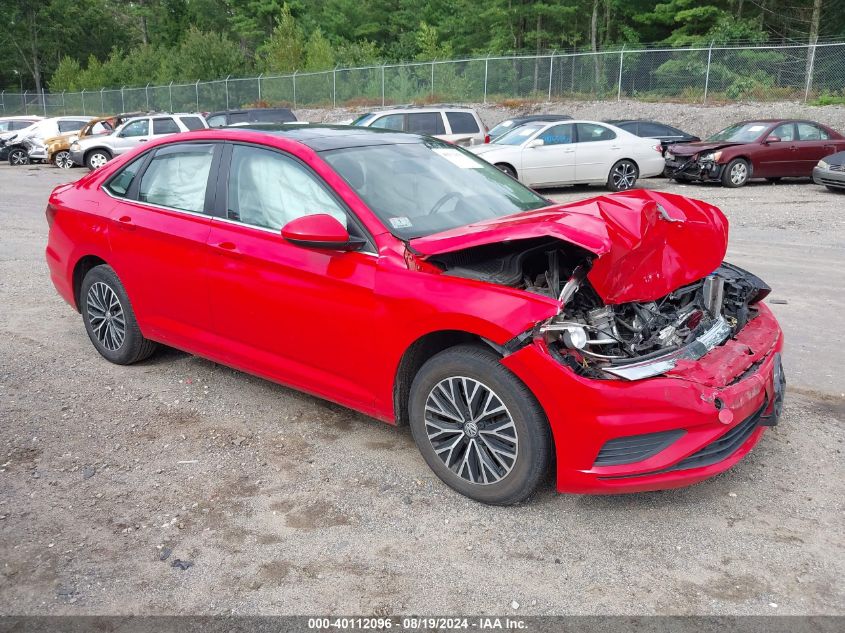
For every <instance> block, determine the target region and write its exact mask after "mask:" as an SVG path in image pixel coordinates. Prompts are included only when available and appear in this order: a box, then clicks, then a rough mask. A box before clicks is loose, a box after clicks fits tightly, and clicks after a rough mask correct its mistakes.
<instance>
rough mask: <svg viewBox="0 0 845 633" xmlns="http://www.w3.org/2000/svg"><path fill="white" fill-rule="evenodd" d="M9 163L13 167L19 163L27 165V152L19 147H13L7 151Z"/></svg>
mask: <svg viewBox="0 0 845 633" xmlns="http://www.w3.org/2000/svg"><path fill="white" fill-rule="evenodd" d="M9 164H10V165H12V166H14V167H17V166H19V165H29V154H27V153H26V151H25V150H22V149H20V148H17V149H13V150H12V151H11V152H9Z"/></svg>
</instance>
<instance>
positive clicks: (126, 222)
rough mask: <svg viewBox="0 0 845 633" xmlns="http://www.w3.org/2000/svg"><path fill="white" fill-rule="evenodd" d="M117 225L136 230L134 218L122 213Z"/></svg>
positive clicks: (128, 229)
mask: <svg viewBox="0 0 845 633" xmlns="http://www.w3.org/2000/svg"><path fill="white" fill-rule="evenodd" d="M117 225H118V226H119V227H120V228H122V229H126V230H127V231H134V230H135V224H133V222H132V218H131V217H129V216H128V215H122V216H120V217H119V218H118V219H117Z"/></svg>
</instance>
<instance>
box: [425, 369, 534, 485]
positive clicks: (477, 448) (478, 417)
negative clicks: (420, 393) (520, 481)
mask: <svg viewBox="0 0 845 633" xmlns="http://www.w3.org/2000/svg"><path fill="white" fill-rule="evenodd" d="M425 429H426V434H427V436H428V440H429V442H431V446H432V448H434V452H435V453H436V454H437V456H438V457H439V458H440V459H441V461H442V462H443V463H444V464H445V465H446V467H447V468H448V469H449V470H451V471H452V472H453V473H455V474H456V475H458V477H460V478H461V479H464V480H466V481H468V482H470V483H473V484H482V485H486V484H491V483H495V482H497V481H499V480H501V479H502V478H503V477H506V476H507V475H508V473H510V471H511V470H512V469H513V465H514V463H515V462H516V457H517V452H518V451H519V438H518V437H517V435H516V426H515V425H514V423H513V418H512V417H511V414H510V412H509V411H508V408H507V407H506V406H505V405H504V404H503V403H502V400H501V399H500V398H499V396H497V395H496V393H495V392H494V391H493V390H492V389H490V387H488V386H487V385H485V384H484V383H482V382H479V381H477V380H474V379H472V378H466V377H465V376H457V377H453V378H445V379H444V380H441V381H440V382H438V383H437V384H436V385H435V386H434V388H433V389H432V390H431V391H430V392H429V394H428V398H427V400H426V403H425Z"/></svg>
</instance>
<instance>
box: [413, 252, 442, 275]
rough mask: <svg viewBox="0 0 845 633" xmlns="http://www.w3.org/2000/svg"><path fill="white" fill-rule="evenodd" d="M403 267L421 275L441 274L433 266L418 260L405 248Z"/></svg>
mask: <svg viewBox="0 0 845 633" xmlns="http://www.w3.org/2000/svg"><path fill="white" fill-rule="evenodd" d="M405 265H406V266H407V267H408V270H415V271H417V272H421V273H441V272H443V271H442V270H440V269H439V268H438V267H437V266H435V265H434V264H429V263H428V262H427V261H425V260H424V259H420V258H419V257H417V256H416V255H414V254H413V253H412V252H411V251H409V250H408V249H407V248H406V249H405Z"/></svg>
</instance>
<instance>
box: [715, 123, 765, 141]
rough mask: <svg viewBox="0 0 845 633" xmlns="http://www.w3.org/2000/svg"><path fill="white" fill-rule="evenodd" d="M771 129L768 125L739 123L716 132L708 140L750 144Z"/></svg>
mask: <svg viewBox="0 0 845 633" xmlns="http://www.w3.org/2000/svg"><path fill="white" fill-rule="evenodd" d="M767 127H769V124H768V123H760V122H757V121H755V122H752V123H737V124H736V125H731V126H730V127H726V128H725V129H724V130H722V131H721V132H716V133H715V134H714V135H713V136H711V137H710V138H708V139H707V140H708V141H731V142H734V143H750V142H751V141H756V140H757V139H758V138H760V135H761V134H762V133H763V131H764V130H765V129H766V128H767Z"/></svg>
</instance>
